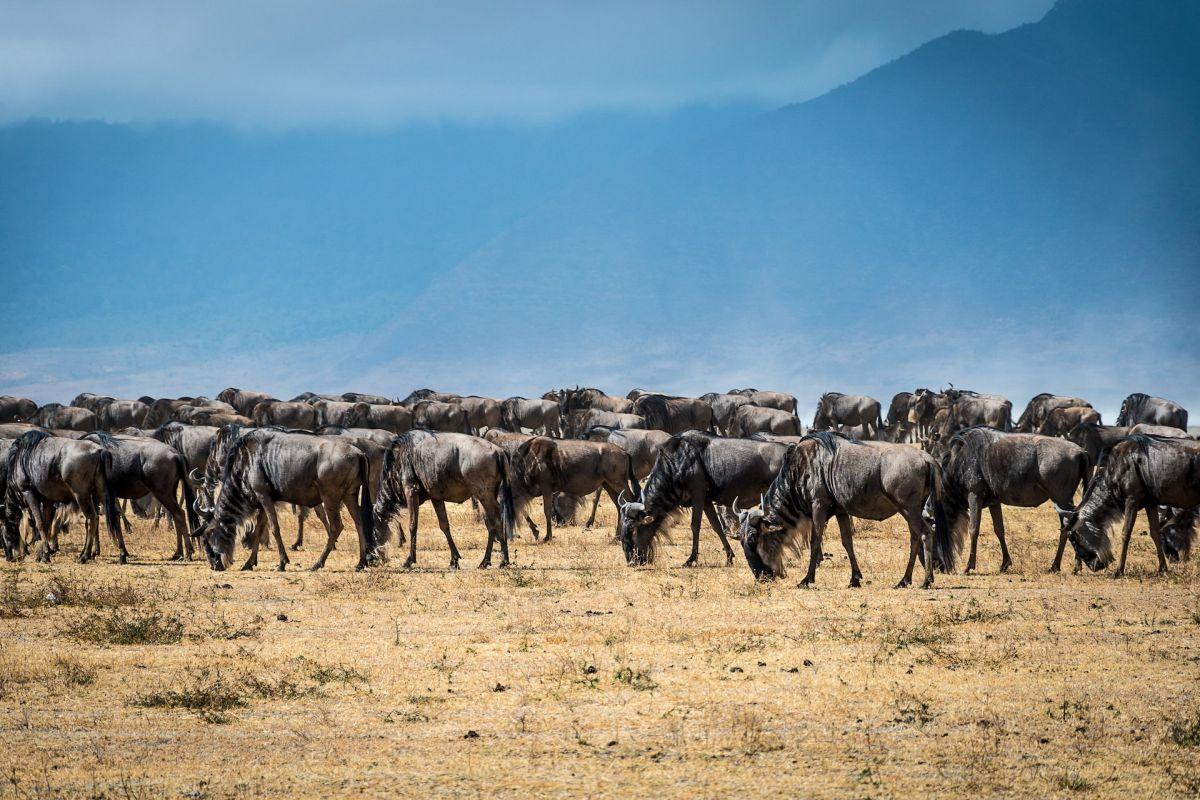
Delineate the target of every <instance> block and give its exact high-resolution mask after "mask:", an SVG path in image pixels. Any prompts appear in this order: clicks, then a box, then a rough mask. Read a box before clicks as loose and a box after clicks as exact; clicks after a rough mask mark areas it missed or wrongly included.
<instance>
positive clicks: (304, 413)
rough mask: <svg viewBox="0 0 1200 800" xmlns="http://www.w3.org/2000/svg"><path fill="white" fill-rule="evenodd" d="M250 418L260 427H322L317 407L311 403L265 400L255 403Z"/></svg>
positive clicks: (305, 428) (308, 429)
mask: <svg viewBox="0 0 1200 800" xmlns="http://www.w3.org/2000/svg"><path fill="white" fill-rule="evenodd" d="M250 418H251V419H253V420H254V424H255V425H258V426H260V427H264V428H265V427H270V426H272V425H278V426H280V427H283V428H291V429H293V430H306V431H311V430H316V429H317V428H319V427H321V423H320V420H319V419H318V414H317V409H316V408H315V407H314V406H313V405H311V404H310V403H285V402H283V401H281V400H264V401H262V402H260V403H257V404H255V406H254V411H253V412H252V413H251V415H250Z"/></svg>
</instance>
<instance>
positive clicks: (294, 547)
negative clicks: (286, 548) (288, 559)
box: [292, 542, 304, 553]
mask: <svg viewBox="0 0 1200 800" xmlns="http://www.w3.org/2000/svg"><path fill="white" fill-rule="evenodd" d="M303 549H304V545H302V544H300V543H299V542H297V543H296V544H294V545H292V552H294V553H296V552H299V551H301V550H303Z"/></svg>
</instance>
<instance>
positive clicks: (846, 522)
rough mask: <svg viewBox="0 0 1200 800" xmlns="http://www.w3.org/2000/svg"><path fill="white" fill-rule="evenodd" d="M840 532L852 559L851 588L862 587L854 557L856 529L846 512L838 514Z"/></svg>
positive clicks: (910, 568) (843, 543)
mask: <svg viewBox="0 0 1200 800" xmlns="http://www.w3.org/2000/svg"><path fill="white" fill-rule="evenodd" d="M836 516H837V523H838V531H839V532H840V533H841V534H842V547H844V548H845V549H846V555H848V556H849V557H850V588H851V589H857V588H858V587H860V586H862V572H860V571H859V569H858V559H857V558H855V557H854V528H853V526H851V525H850V515H849V514H847V513H846V512H844V511H839V512H838V513H837V515H836ZM908 569H909V576H910V577H911V575H912V563H911V562H910V563H909V565H908Z"/></svg>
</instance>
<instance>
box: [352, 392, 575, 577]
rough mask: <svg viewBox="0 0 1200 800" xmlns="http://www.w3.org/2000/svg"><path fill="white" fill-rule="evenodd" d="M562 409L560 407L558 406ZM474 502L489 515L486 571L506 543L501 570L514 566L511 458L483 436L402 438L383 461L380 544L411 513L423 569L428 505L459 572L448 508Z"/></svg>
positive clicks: (412, 540) (412, 557)
mask: <svg viewBox="0 0 1200 800" xmlns="http://www.w3.org/2000/svg"><path fill="white" fill-rule="evenodd" d="M556 408H557V406H556ZM472 498H474V499H475V501H476V502H478V503H479V505H480V507H481V508H482V509H483V522H484V526H485V527H486V528H487V532H488V541H487V549H486V550H485V551H484V554H483V561H482V562H480V564H479V567H480V569H484V568H486V567H490V566H491V564H492V546H493V545H494V544H495V543H496V542H499V543H500V566H502V567H504V566H508V563H509V561H508V542H509V539H511V538H512V534H513V526H514V524H515V521H516V510H515V507H514V505H513V494H512V486H511V485H510V484H509V479H508V457H507V456H506V455H505V454H504V451H503V450H501V449H500V448H499V447H498V446H496V445H494V444H492V443H491V442H489V441H486V440H484V439H480V438H479V437H477V436H471V435H469V434H462V433H434V432H432V431H425V430H416V431H410V432H408V433H403V434H400V435H399V436H397V437H396V438H395V439H394V440H393V441H392V445H391V447H389V448H388V451H387V453H386V454H385V455H384V460H383V474H382V475H381V476H380V480H379V498H378V499H377V500H376V501H375V516H376V518H377V519H378V520H379V522H380V524H381V529H380V543H381V544H386V543H387V541H388V536H389V534H390V526H388V524H387V523H388V522H390V521H391V519H392V517H394V516H395V515H396V511H397V509H399V508H407V509H408V528H409V529H408V536H409V539H408V558H407V559H405V561H404V566H405V567H411V566H413V565H415V564H416V563H417V517H418V512H419V510H420V505H421V503H423V502H424V501H426V500H429V501H430V502H431V503H432V504H433V510H434V513H435V514H437V519H438V526H439V527H440V528H441V529H442V533H443V534H445V536H446V544H448V545H449V546H450V568H451V569H458V560H459V553H458V547H456V546H455V544H454V538H453V537H452V536H451V535H450V520H449V518H448V517H447V516H446V503H463V502H466V501H467V500H470V499H472Z"/></svg>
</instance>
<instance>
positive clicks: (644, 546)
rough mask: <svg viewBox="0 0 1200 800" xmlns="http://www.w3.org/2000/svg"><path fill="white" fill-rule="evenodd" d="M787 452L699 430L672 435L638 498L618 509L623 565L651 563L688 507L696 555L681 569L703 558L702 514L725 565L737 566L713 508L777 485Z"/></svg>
mask: <svg viewBox="0 0 1200 800" xmlns="http://www.w3.org/2000/svg"><path fill="white" fill-rule="evenodd" d="M786 449H787V448H786V447H784V446H783V445H780V444H773V443H771V442H756V441H753V440H750V439H725V438H722V437H718V436H712V435H710V434H707V433H702V432H700V431H687V432H685V433H681V434H676V435H675V436H672V437H671V438H670V439H669V440H667V441H666V442H664V443H663V444H662V446H661V447H660V448H659V453H658V460H657V461H656V462H655V464H654V468H653V469H652V470H651V471H650V475H649V476H648V477H647V478H646V486H645V488H644V489H643V490H642V491H641V494H640V496H639V497H637V498H636V499H635V500H634V501H632V502H628V503H626V502H621V503H620V504H619V505H620V514H619V517H618V531H619V533H620V537H621V546H622V548H623V549H624V551H625V561H626V562H627V563H628V564H629V565H630V566H637V565H640V564H649V563H651V562H652V561H653V560H654V554H655V541H656V539H657V537H658V534H659V533H660V532H661V531H662V530H663V528H664V526H665V525H666V524H667V522H668V520H669V519H670V518H671V517H673V516H674V515H675V514H676V513H677V512H678V511H679V509H682V508H690V509H691V512H692V514H691V526H692V552H691V554H690V555H689V556H688V559H687V561H685V562H683V565H684V566H685V567H691V566H695V565H696V561H697V560H698V559H699V557H700V518H701V516H703V515H707V516H708V521H709V523H710V524H711V525H712V527H713V530H715V531H716V532H717V536H718V537H719V538H720V540H721V546H722V547H723V548H724V550H725V561H726V563H727V564H731V563H733V550H732V549H730V547H729V540H728V539H727V538H726V537H725V530H724V526H723V525H722V523H721V520H720V519H719V518H718V516H717V511H716V508H715V507H714V504H720V505H726V506H727V505H730V504H732V503H733V502H734V501H735V500H740V501H741V502H742V503H750V502H753V501H754V500H755V499H757V498H758V497H759V496H760V495H761V494H762V493H763V492H765V491H766V490H767V487H768V486H770V485H771V481H772V480H774V478H775V474H776V473H777V472H778V471H779V467H780V465H781V464H782V463H783V454H784V452H785V450H786Z"/></svg>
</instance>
